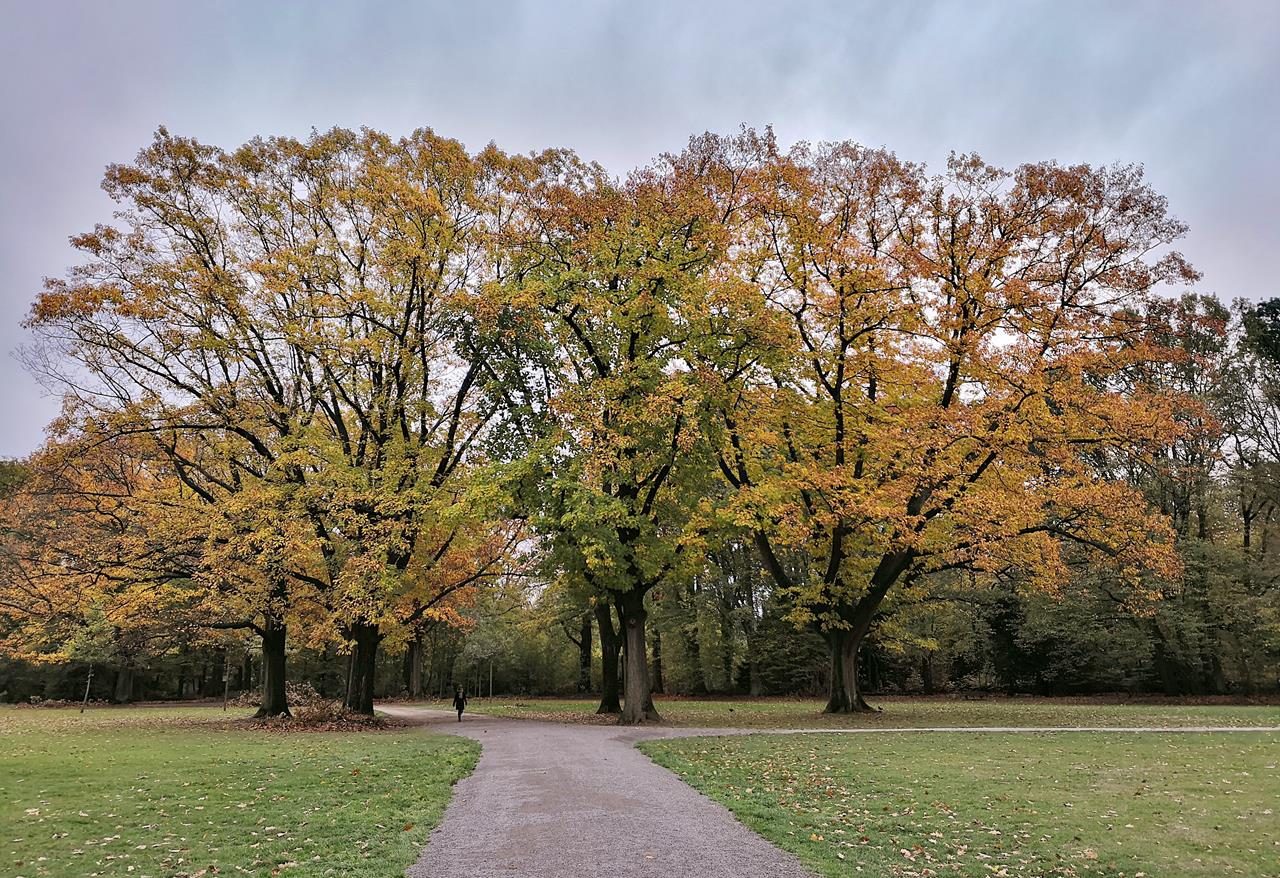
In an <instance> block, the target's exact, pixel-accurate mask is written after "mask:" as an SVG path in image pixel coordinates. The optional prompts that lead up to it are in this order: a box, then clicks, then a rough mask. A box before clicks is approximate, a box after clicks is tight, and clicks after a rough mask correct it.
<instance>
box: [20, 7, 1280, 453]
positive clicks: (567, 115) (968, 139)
mask: <svg viewBox="0 0 1280 878" xmlns="http://www.w3.org/2000/svg"><path fill="white" fill-rule="evenodd" d="M744 123H745V124H748V125H752V126H756V127H762V126H764V125H773V126H774V129H775V131H776V132H777V134H778V137H779V139H780V140H781V141H782V142H784V143H790V142H794V141H796V140H824V139H846V138H848V139H853V140H856V141H859V142H861V143H864V144H867V145H870V146H885V147H888V148H889V149H892V150H894V151H895V152H897V153H898V155H899V156H901V157H902V158H905V159H911V160H915V161H923V162H926V163H928V164H929V165H930V166H931V167H934V168H937V167H940V165H941V163H942V162H943V161H945V158H946V156H947V153H948V152H950V151H952V150H954V151H958V152H971V151H976V152H978V153H980V154H981V155H982V156H983V157H984V158H986V159H987V160H988V161H990V162H993V163H995V164H1000V165H1005V166H1013V165H1016V164H1018V163H1020V162H1025V161H1040V160H1043V159H1056V160H1058V161H1061V162H1064V163H1067V162H1081V161H1083V162H1090V163H1093V164H1107V163H1111V162H1139V163H1142V164H1143V165H1144V166H1145V168H1146V171H1147V176H1148V180H1149V181H1150V183H1151V184H1152V185H1153V186H1154V187H1155V188H1156V189H1157V191H1159V192H1161V193H1162V194H1164V195H1166V196H1167V197H1168V199H1169V202H1170V205H1171V208H1172V211H1173V213H1174V214H1175V215H1177V216H1179V217H1180V218H1181V219H1183V220H1185V221H1186V222H1188V223H1189V224H1190V226H1191V233H1190V234H1189V235H1188V237H1187V238H1186V239H1185V240H1184V242H1183V243H1182V245H1181V247H1180V249H1181V250H1182V251H1183V252H1184V253H1185V254H1186V255H1187V256H1188V257H1189V258H1190V259H1191V260H1192V262H1193V263H1194V264H1195V265H1196V266H1197V268H1199V269H1200V270H1201V271H1202V272H1203V273H1204V279H1203V281H1202V282H1201V284H1200V289H1201V290H1202V291H1204V292H1212V293H1216V294H1218V295H1219V296H1221V297H1223V298H1224V299H1233V298H1236V297H1245V298H1250V299H1262V298H1268V297H1271V296H1280V286H1278V285H1277V284H1275V283H1274V282H1273V266H1274V265H1275V260H1276V259H1277V256H1280V219H1277V215H1278V213H1280V2H1277V0H1203V2H1191V0H1151V2H1144V0H1109V2H1088V0H1086V2H1080V0H1075V2H1036V0H990V2H980V0H936V2H924V0H920V2H910V0H894V2H890V0H883V2H879V3H872V2H852V0H846V2H839V0H827V2H820V0H815V2H790V3H781V2H758V0H736V2H715V0H709V2H694V0H685V2H662V0H658V2H652V0H651V2H643V3H638V2H629V0H619V2H606V0H597V2H587V0H582V2H553V0H526V2H479V0H472V2H458V0H455V2H449V3H437V2H377V3H375V2H368V3H359V2H355V0H347V2H345V3H337V2H334V3H315V2H304V0H298V2H289V0H272V2H264V0H254V2H239V0H219V2H211V3H198V4H197V3H173V2H171V0H164V2H142V0H138V2H132V0H112V2H102V0H84V2H75V0H27V2H20V0H0V457H20V456H24V455H26V454H28V453H30V452H31V451H33V450H34V449H35V448H36V447H37V446H38V445H39V444H40V442H41V441H42V439H43V435H44V425H45V424H46V423H47V422H48V421H49V420H50V419H51V418H52V417H53V416H54V415H55V414H56V413H57V411H58V398H57V394H56V392H53V391H51V390H50V389H48V388H42V387H41V386H40V385H39V383H38V382H37V381H36V379H35V378H34V377H32V376H31V375H30V374H28V373H27V372H26V370H25V369H24V368H23V366H22V365H21V363H20V361H19V359H18V358H17V357H16V356H14V355H13V353H12V352H14V351H17V350H19V349H20V348H21V347H22V346H23V345H25V344H29V343H30V342H31V339H30V337H29V336H28V334H27V333H26V331H25V330H23V329H22V327H21V323H22V321H23V319H24V318H25V316H26V314H27V311H28V309H29V307H30V303H31V301H32V300H33V298H34V296H35V295H36V293H37V292H38V291H39V289H40V287H41V279H42V278H43V277H46V276H55V277H56V276H60V275H62V274H63V273H64V272H65V270H66V268H67V267H68V266H70V265H72V264H74V263H75V261H76V254H75V253H74V251H73V250H72V249H71V248H70V247H69V246H68V244H67V239H68V237H69V236H71V235H73V234H75V233H77V232H81V231H85V230H88V229H90V228H92V226H93V225H94V224H95V223H98V222H109V221H110V219H111V211H112V209H113V207H112V204H111V202H110V200H109V199H108V198H107V197H106V196H105V195H104V194H103V193H102V191H101V189H100V188H99V183H100V181H101V177H102V171H103V169H104V168H105V166H106V165H107V164H109V163H111V162H122V161H128V160H130V159H131V158H132V157H133V156H134V155H135V154H136V153H137V151H138V150H139V149H140V148H141V147H142V146H144V145H145V144H146V143H147V142H148V141H149V140H150V139H151V135H152V133H153V132H154V131H155V129H156V128H157V127H159V126H161V125H164V126H167V127H168V128H169V129H170V130H171V131H173V132H174V133H178V134H183V135H189V136H194V137H196V138H198V139H200V140H203V141H207V142H209V143H213V144H216V145H219V146H222V147H234V146H236V145H238V144H240V143H243V142H244V141H246V140H248V139H250V138H252V137H254V136H256V135H270V134H287V135H298V136H305V135H306V134H307V133H308V132H309V131H310V130H311V129H313V128H316V129H327V128H331V127H333V126H335V125H338V126H346V127H359V126H369V127H372V128H377V129H381V130H384V131H387V132H389V133H392V134H404V133H408V132H409V131H412V130H413V129H415V128H418V127H423V126H429V127H431V128H433V129H435V130H436V131H437V132H438V133H440V134H443V135H447V136H450V137H456V138H458V139H459V140H461V141H463V142H464V143H465V144H466V145H467V146H468V147H471V148H473V149H478V148H480V147H483V146H484V145H485V144H486V143H488V142H490V141H496V142H497V143H498V144H499V145H500V146H501V147H502V148H504V149H506V150H508V151H526V150H531V149H541V148H545V147H550V146H568V147H572V148H573V149H575V150H577V151H578V152H579V153H580V154H581V155H583V156H584V157H586V158H589V159H593V160H596V161H599V162H601V163H602V164H604V165H605V166H606V167H607V168H609V169H610V170H611V171H615V172H617V173H619V174H621V173H625V172H626V171H627V170H629V169H630V168H631V167H633V166H635V165H638V164H643V163H645V162H646V161H648V160H649V159H651V158H652V157H654V156H655V155H657V154H658V153H660V152H663V151H667V150H677V149H679V148H680V147H681V146H682V145H683V144H684V142H685V141H686V140H687V139H688V137H689V136H690V135H693V134H696V133H700V132H702V131H707V130H711V131H718V132H731V131H734V130H736V129H737V128H738V126H739V125H741V124H744Z"/></svg>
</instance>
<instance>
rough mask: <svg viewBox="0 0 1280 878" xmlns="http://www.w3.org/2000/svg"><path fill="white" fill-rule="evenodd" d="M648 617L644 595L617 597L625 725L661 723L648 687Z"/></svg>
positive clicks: (634, 592)
mask: <svg viewBox="0 0 1280 878" xmlns="http://www.w3.org/2000/svg"><path fill="white" fill-rule="evenodd" d="M648 615H649V614H648V611H647V610H645V608H644V594H643V593H642V592H639V591H629V592H625V593H623V594H621V595H619V596H618V617H619V621H621V622H622V636H623V638H624V642H625V648H624V658H625V660H626V679H625V681H624V684H625V686H626V692H625V693H624V697H623V702H622V717H621V719H620V722H621V723H622V724H623V725H638V724H640V723H644V722H661V721H662V717H660V716H659V715H658V711H657V710H655V709H654V706H653V693H652V691H651V690H650V688H649V651H648V649H647V648H646V646H645V621H646V619H647V618H648Z"/></svg>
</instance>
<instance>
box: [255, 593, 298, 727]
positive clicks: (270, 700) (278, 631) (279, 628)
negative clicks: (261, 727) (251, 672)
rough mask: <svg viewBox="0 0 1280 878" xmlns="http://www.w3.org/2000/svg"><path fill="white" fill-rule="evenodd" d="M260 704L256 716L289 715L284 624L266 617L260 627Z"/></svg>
mask: <svg viewBox="0 0 1280 878" xmlns="http://www.w3.org/2000/svg"><path fill="white" fill-rule="evenodd" d="M261 633H262V705H261V706H260V707H259V708H258V712H257V714H256V716H258V717H260V718H261V717H269V716H290V713H289V699H288V696H287V695H286V694H285V688H284V684H285V651H284V647H285V634H286V630H285V624H284V622H282V621H280V620H278V619H271V618H268V619H267V621H266V623H265V624H264V625H263V627H262V632H261Z"/></svg>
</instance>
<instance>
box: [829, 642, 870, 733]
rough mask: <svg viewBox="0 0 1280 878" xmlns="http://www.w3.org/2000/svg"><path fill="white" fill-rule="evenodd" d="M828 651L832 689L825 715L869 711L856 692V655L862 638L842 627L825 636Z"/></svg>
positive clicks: (868, 707)
mask: <svg viewBox="0 0 1280 878" xmlns="http://www.w3.org/2000/svg"><path fill="white" fill-rule="evenodd" d="M826 641H827V650H828V652H829V653H830V655H831V688H830V694H829V696H828V698H827V706H826V708H825V709H824V710H823V712H824V713H854V712H856V711H863V710H870V709H871V708H870V706H869V705H868V704H867V703H866V702H865V701H863V700H862V695H861V694H860V693H859V692H858V652H859V650H860V649H861V647H862V643H861V642H860V641H861V638H855V637H854V636H853V632H851V631H847V630H845V629H843V628H837V629H832V630H831V631H828V632H827V633H826Z"/></svg>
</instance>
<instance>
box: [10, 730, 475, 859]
mask: <svg viewBox="0 0 1280 878" xmlns="http://www.w3.org/2000/svg"><path fill="white" fill-rule="evenodd" d="M236 715H239V716H244V715H247V712H246V711H239V712H238V714H236ZM225 726H226V721H225V719H224V714H223V713H222V712H221V711H220V710H217V709H210V708H153V709H148V708H138V709H107V708H101V709H91V710H89V711H88V712H86V713H85V714H84V715H83V716H81V715H80V714H78V713H77V712H75V711H73V710H16V709H0V875H5V876H24V878H37V876H60V878H61V876H65V878H72V876H74V878H82V876H98V875H102V876H116V875H119V876H130V878H144V876H152V878H161V876H166V878H167V876H195V875H201V876H205V875H289V874H290V873H293V874H296V875H299V876H302V875H306V876H323V875H333V876H344V878H355V876H374V875H377V876H393V875H395V876H399V875H403V873H404V869H405V867H406V866H408V865H409V864H410V863H411V862H413V861H414V860H415V859H416V858H417V855H418V853H419V851H420V850H421V848H422V846H423V845H424V844H425V843H426V838H427V834H428V833H429V831H430V830H431V828H432V826H434V825H435V824H436V822H437V821H438V820H439V819H440V817H441V815H442V814H443V812H444V808H445V806H446V805H447V804H448V802H449V798H450V795H451V794H452V790H451V786H452V785H453V783H454V782H455V781H457V780H458V779H459V778H461V777H463V776H465V775H466V774H468V773H469V772H470V771H471V769H472V768H473V767H474V765H475V762H476V759H477V758H478V755H479V750H480V748H479V747H478V746H477V745H476V744H474V743H472V742H470V741H466V740H462V739H459V738H453V737H447V736H440V735H431V734H428V733H426V732H424V731H422V730H419V729H403V730H388V731H373V732H358V733H342V732H314V733H312V732H293V733H280V732H265V731H257V730H247V729H227V728H226V727H225Z"/></svg>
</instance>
